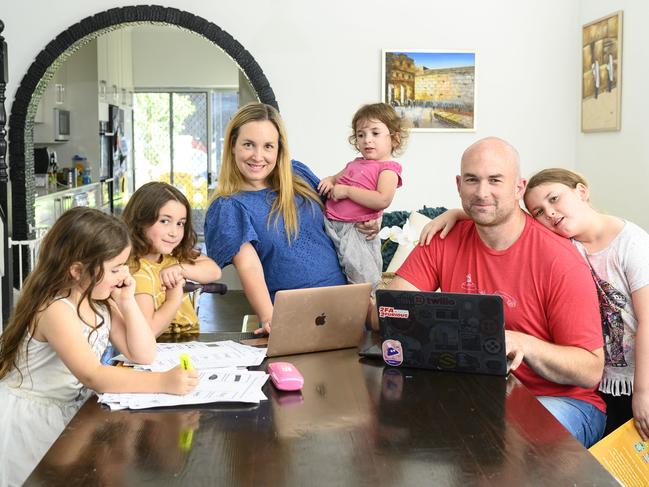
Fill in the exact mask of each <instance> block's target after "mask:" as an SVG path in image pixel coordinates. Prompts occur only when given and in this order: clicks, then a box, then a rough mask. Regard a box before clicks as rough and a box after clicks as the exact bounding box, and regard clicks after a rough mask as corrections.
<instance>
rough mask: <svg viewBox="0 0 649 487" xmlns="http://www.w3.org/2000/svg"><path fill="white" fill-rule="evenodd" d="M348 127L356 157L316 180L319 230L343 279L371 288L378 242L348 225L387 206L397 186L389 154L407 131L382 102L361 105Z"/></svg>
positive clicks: (397, 171)
mask: <svg viewBox="0 0 649 487" xmlns="http://www.w3.org/2000/svg"><path fill="white" fill-rule="evenodd" d="M352 130H353V133H352V135H351V136H350V137H349V142H350V144H352V145H353V146H354V147H355V148H356V149H357V150H358V151H359V152H360V153H361V155H362V157H357V158H356V159H354V160H353V161H351V162H349V163H347V165H346V166H345V168H344V169H343V170H342V171H340V172H339V173H337V174H335V175H334V176H329V177H326V178H324V179H323V180H322V181H320V184H319V185H318V191H319V192H320V194H321V195H324V196H327V198H328V199H327V202H326V215H327V220H325V229H326V231H327V234H328V235H329V237H330V238H331V240H332V241H333V243H334V245H335V246H336V252H337V253H338V259H339V260H340V265H341V267H342V268H343V271H344V272H345V275H346V276H347V280H348V281H349V282H350V283H353V284H357V283H362V282H370V283H372V285H374V287H376V286H377V284H378V283H379V280H380V278H381V270H382V268H383V262H382V259H381V241H380V240H379V239H378V238H373V239H371V240H366V239H365V236H364V235H362V234H361V233H359V232H358V230H356V228H355V227H354V224H355V223H356V222H363V221H367V220H373V219H376V218H379V217H380V216H381V215H382V214H383V210H384V209H385V208H387V207H388V206H390V203H391V202H392V198H394V193H395V191H396V190H397V188H398V187H399V186H401V165H400V164H399V163H398V162H395V161H393V160H391V157H392V155H393V154H395V153H397V152H400V150H401V149H402V148H403V146H404V143H405V140H406V138H407V137H408V131H407V128H406V127H405V124H404V122H403V120H402V119H401V118H400V117H399V115H397V113H396V111H395V110H394V108H392V107H391V106H390V105H388V104H386V103H374V104H371V105H364V106H362V107H361V108H360V109H359V110H358V111H357V112H356V114H355V115H354V118H353V120H352Z"/></svg>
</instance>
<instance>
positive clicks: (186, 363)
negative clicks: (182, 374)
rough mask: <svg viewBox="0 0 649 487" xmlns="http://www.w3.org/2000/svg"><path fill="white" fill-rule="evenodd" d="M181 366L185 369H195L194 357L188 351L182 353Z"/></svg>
mask: <svg viewBox="0 0 649 487" xmlns="http://www.w3.org/2000/svg"><path fill="white" fill-rule="evenodd" d="M180 368H181V369H183V370H194V366H193V365H192V359H191V357H190V356H189V354H188V353H181V354H180Z"/></svg>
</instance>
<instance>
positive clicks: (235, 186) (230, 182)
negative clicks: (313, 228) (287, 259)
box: [210, 103, 323, 242]
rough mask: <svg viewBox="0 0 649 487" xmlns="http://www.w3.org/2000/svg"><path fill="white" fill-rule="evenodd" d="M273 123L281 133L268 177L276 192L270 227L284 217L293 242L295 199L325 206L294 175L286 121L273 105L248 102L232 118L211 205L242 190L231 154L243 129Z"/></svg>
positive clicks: (269, 218)
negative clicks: (248, 126)
mask: <svg viewBox="0 0 649 487" xmlns="http://www.w3.org/2000/svg"><path fill="white" fill-rule="evenodd" d="M262 121H268V122H271V123H272V124H273V125H274V126H275V128H276V129H277V132H278V134H279V147H278V152H277V164H276V166H275V169H274V170H273V172H272V173H271V174H270V176H269V177H268V187H269V188H270V189H271V190H273V191H275V192H276V193H277V198H275V200H274V201H273V204H272V206H271V209H270V214H269V215H268V224H270V222H271V220H272V219H273V218H274V220H275V223H276V224H277V221H278V219H279V216H280V215H281V216H282V217H283V218H284V230H285V231H286V237H287V239H288V240H289V242H290V241H291V240H293V239H294V238H295V237H297V233H298V227H299V222H298V212H297V206H296V204H295V196H299V197H301V198H302V199H303V200H304V201H311V202H314V203H316V204H317V205H319V206H320V207H323V205H322V201H321V200H320V197H319V196H318V193H316V192H315V190H314V189H313V188H312V187H311V186H310V185H309V184H308V183H306V182H305V181H304V180H303V179H302V178H301V177H299V176H298V175H297V174H295V173H294V172H293V166H292V164H291V158H290V157H289V152H288V140H287V136H286V129H285V128H284V122H283V121H282V117H280V115H279V112H278V111H277V110H275V109H274V108H273V107H271V106H270V105H266V104H264V103H248V104H247V105H244V106H243V107H241V108H240V109H239V111H237V113H235V114H234V115H233V116H232V119H231V120H230V123H229V124H228V127H227V128H226V130H225V138H224V139H225V142H224V144H223V160H222V161H221V171H220V172H219V179H218V183H217V185H216V189H215V190H214V192H213V193H212V196H211V197H210V203H211V202H212V201H214V200H215V199H217V198H224V197H227V196H232V195H233V194H236V193H238V192H240V191H241V189H242V188H243V185H244V179H243V176H242V175H241V172H240V171H239V168H238V167H237V164H236V161H235V160H234V154H233V152H232V150H233V148H234V146H235V144H236V142H237V138H238V137H239V130H240V129H241V127H242V126H243V125H245V124H247V123H249V122H262Z"/></svg>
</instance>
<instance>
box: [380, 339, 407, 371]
mask: <svg viewBox="0 0 649 487" xmlns="http://www.w3.org/2000/svg"><path fill="white" fill-rule="evenodd" d="M381 348H382V350H383V360H384V361H385V363H386V364H388V365H401V364H402V363H403V348H402V347H401V342H400V341H399V340H385V341H384V342H383V345H382V346H381Z"/></svg>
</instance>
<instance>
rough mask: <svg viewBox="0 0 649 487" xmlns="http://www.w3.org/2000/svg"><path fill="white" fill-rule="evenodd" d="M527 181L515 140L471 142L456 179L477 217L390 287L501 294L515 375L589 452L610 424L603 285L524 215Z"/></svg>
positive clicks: (408, 266) (424, 251)
mask: <svg viewBox="0 0 649 487" xmlns="http://www.w3.org/2000/svg"><path fill="white" fill-rule="evenodd" d="M525 184H526V181H525V180H524V179H522V178H521V176H520V163H519V157H518V152H517V151H516V149H514V147H512V146H511V145H510V144H508V143H507V142H505V141H504V140H502V139H498V138H495V137H490V138H486V139H482V140H480V141H478V142H476V143H474V144H473V145H471V146H470V147H469V148H468V149H467V150H466V151H465V152H464V154H463V156H462V164H461V175H460V176H457V188H458V191H459V194H460V198H461V200H462V207H463V209H464V211H465V212H466V213H467V215H469V217H470V220H465V221H460V222H458V223H457V224H456V226H455V227H454V228H453V230H452V231H451V232H450V233H449V234H448V235H447V236H446V237H445V238H444V239H443V240H441V239H440V238H439V237H438V236H435V238H434V239H433V240H432V242H431V243H430V245H429V246H417V247H416V248H415V249H414V250H413V251H412V253H411V254H410V256H409V257H408V259H407V260H406V261H405V263H404V264H403V266H402V267H401V268H400V269H399V270H398V271H397V273H396V274H397V276H396V277H395V279H394V280H393V281H392V282H391V283H390V286H389V289H396V290H412V291H415V290H422V291H436V290H438V289H439V290H441V291H446V292H460V293H462V292H464V293H481V294H498V295H500V296H502V298H503V302H504V308H505V338H506V345H507V355H508V357H509V358H510V359H512V367H511V369H512V370H513V371H514V374H515V375H516V377H517V378H518V379H519V380H520V381H521V382H522V383H523V384H524V385H525V386H526V387H527V388H528V389H530V391H531V392H532V393H533V394H534V395H536V396H537V398H538V399H539V400H540V401H541V402H542V403H543V405H544V406H545V407H546V408H548V409H549V410H550V412H551V413H552V414H553V415H554V416H555V417H556V418H557V419H558V420H559V421H560V422H561V423H562V424H563V425H564V426H565V427H566V428H567V429H568V430H569V431H570V432H571V433H572V434H573V435H574V436H575V437H576V438H577V439H579V440H580V441H581V442H582V444H584V445H585V446H587V447H588V446H590V445H591V444H593V443H595V442H596V441H597V440H599V439H600V438H601V436H602V433H603V431H604V426H605V423H606V414H605V411H606V406H605V404H604V402H603V400H602V399H601V398H600V396H599V395H598V394H597V392H596V388H597V385H598V384H599V381H600V379H601V377H602V371H603V367H604V352H603V348H602V347H603V339H602V330H601V321H600V316H599V305H598V301H597V294H596V290H595V284H594V282H593V279H592V277H591V274H590V271H589V269H588V266H587V265H586V264H585V262H584V260H583V259H582V258H581V256H580V255H579V254H578V252H577V250H576V249H575V248H574V246H573V245H572V244H571V243H570V241H569V240H567V239H564V238H562V237H560V236H558V235H556V234H554V233H552V232H550V231H548V230H547V229H545V228H544V227H543V226H542V225H540V224H538V223H537V222H536V221H534V219H533V218H531V217H530V216H529V215H528V214H527V213H525V212H524V211H523V210H522V209H521V207H520V205H519V201H520V199H521V198H522V196H523V193H524V191H525ZM373 321H374V323H375V324H376V319H374V320H373Z"/></svg>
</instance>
